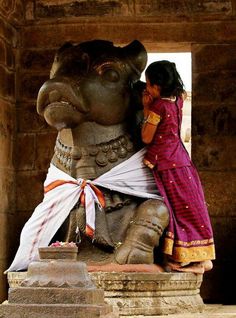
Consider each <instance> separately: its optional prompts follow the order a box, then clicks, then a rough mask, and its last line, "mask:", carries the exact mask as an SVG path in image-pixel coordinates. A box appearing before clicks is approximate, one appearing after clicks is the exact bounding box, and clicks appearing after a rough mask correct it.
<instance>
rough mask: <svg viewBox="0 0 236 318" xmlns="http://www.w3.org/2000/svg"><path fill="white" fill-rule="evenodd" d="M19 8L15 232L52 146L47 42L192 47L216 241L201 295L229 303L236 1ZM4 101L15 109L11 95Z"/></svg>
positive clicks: (196, 125)
mask: <svg viewBox="0 0 236 318" xmlns="http://www.w3.org/2000/svg"><path fill="white" fill-rule="evenodd" d="M11 2H13V1H11ZM25 6H26V11H25V19H26V20H25V23H24V25H22V26H21V28H20V35H21V36H20V47H19V54H18V57H17V63H18V64H17V65H18V67H17V81H16V83H17V85H16V86H17V87H16V90H17V92H18V94H17V108H16V111H17V139H16V143H15V147H14V149H15V151H16V154H17V155H16V158H17V160H16V169H17V170H16V176H17V178H16V211H17V225H16V227H15V229H14V230H15V233H16V236H17V235H18V237H19V233H20V229H21V227H22V226H23V224H24V222H25V221H26V220H27V218H28V217H29V216H30V214H31V213H32V211H33V209H34V207H35V206H36V205H37V203H38V202H40V200H41V199H42V183H43V180H44V178H45V173H46V170H47V167H48V165H49V162H50V158H51V155H52V152H53V147H54V141H55V137H56V132H55V131H54V130H53V129H51V128H49V127H48V126H47V125H46V124H45V122H44V121H43V119H41V118H40V117H39V116H38V115H37V113H36V110H35V101H36V97H37V92H38V89H39V87H40V86H41V84H42V83H43V82H44V80H45V79H46V78H48V74H49V69H50V65H51V63H52V60H53V55H54V52H55V50H56V48H57V47H59V46H60V45H61V44H63V43H64V42H65V41H75V42H81V41H86V40H92V39H107V40H112V41H113V42H114V43H115V44H127V43H129V42H130V41H132V40H133V39H138V40H140V41H141V42H143V44H144V45H145V46H146V48H147V49H148V51H150V52H151V51H152V52H158V51H160V50H161V51H163V52H166V51H186V50H191V51H192V56H193V103H192V104H193V114H192V116H193V118H192V127H193V138H192V157H193V160H194V162H195V164H196V166H197V167H198V169H199V172H200V175H201V178H202V181H203V185H204V188H205V192H206V201H207V202H208V204H209V212H210V214H211V218H212V223H213V227H214V231H215V237H216V246H217V260H216V262H215V269H214V270H213V271H212V272H211V273H210V274H207V275H205V282H204V284H203V289H202V295H203V297H204V298H205V299H207V300H211V301H220V302H221V301H227V300H228V301H230V299H232V297H231V294H230V292H229V286H230V283H231V282H232V279H233V277H232V274H233V272H232V270H231V269H232V268H234V267H235V265H236V260H235V253H234V242H235V231H234V230H235V226H236V221H235V198H234V196H233V194H234V193H235V182H234V181H235V179H236V172H235V163H234V160H233V159H234V157H233V156H234V153H235V152H234V148H235V125H234V118H235V91H236V90H235V86H236V79H235V72H234V68H235V64H236V62H235V50H236V47H235V43H236V20H235V17H236V0H231V1H230V0H201V1H195V0H159V1H154V0H147V1H142V0H96V1H88V0H78V1H72V0H37V1H32V0H27V1H25ZM5 41H6V40H5ZM1 65H2V64H1ZM4 67H6V66H5V64H4ZM8 103H9V102H8ZM10 105H11V107H12V108H14V107H13V105H14V100H13V101H11V102H10ZM8 110H9V108H8ZM0 127H1V126H0ZM1 138H3V137H1ZM7 140H8V143H10V144H11V145H12V142H11V141H10V140H11V139H10V138H8V139H7ZM0 158H1V155H0ZM4 158H6V155H5V154H4ZM0 160H2V159H0ZM5 160H6V159H5ZM7 163H8V164H9V160H7ZM4 169H5V170H4V174H5V172H6V168H4ZM8 232H9V230H8ZM17 243H18V242H17V241H16V242H15V248H16V246H17ZM234 277H235V275H234Z"/></svg>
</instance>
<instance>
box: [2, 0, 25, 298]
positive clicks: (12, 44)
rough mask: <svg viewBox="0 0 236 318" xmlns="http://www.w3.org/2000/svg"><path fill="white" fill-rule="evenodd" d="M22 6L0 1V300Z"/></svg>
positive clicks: (9, 239)
mask: <svg viewBox="0 0 236 318" xmlns="http://www.w3.org/2000/svg"><path fill="white" fill-rule="evenodd" d="M22 8H23V7H22V3H21V2H19V1H0V241H1V248H0V286H1V288H0V299H1V300H4V299H5V298H6V286H7V285H6V276H5V275H3V271H4V270H5V269H6V268H7V265H8V264H9V261H10V259H12V256H13V251H14V249H15V241H14V240H15V236H14V231H15V225H16V222H15V219H16V217H15V171H14V154H13V153H14V145H15V136H16V134H15V132H16V118H15V105H16V52H17V45H18V41H19V34H18V31H17V28H16V27H17V26H18V25H19V24H20V22H21V21H22V17H23V15H22V12H23V9H22Z"/></svg>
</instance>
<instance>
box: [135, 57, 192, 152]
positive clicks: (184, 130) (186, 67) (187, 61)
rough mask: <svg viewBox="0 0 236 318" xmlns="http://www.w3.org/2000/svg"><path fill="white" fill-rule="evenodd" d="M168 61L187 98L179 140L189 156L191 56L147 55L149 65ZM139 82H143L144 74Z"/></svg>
mask: <svg viewBox="0 0 236 318" xmlns="http://www.w3.org/2000/svg"><path fill="white" fill-rule="evenodd" d="M161 60H168V61H170V62H174V63H175V65H176V68H177V70H178V72H179V74H180V76H181V78H182V80H183V83H184V86H185V90H186V92H187V98H186V100H185V102H184V107H183V120H182V127H181V138H182V140H183V143H184V145H185V148H186V149H187V151H188V153H189V155H190V156H191V111H192V56H191V52H183V53H179V52H176V53H148V63H147V66H148V65H149V64H151V63H152V62H155V61H161ZM141 80H142V81H144V82H145V75H144V72H143V74H142V77H141Z"/></svg>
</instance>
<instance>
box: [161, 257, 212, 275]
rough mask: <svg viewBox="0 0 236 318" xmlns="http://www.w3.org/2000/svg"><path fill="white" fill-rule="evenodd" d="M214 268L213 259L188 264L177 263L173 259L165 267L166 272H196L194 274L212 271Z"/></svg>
mask: <svg viewBox="0 0 236 318" xmlns="http://www.w3.org/2000/svg"><path fill="white" fill-rule="evenodd" d="M212 268H213V264H212V261H209V260H208V261H202V262H195V263H190V264H189V265H186V266H181V264H180V263H176V262H173V261H168V262H167V263H166V264H165V266H164V269H165V271H166V272H173V271H177V272H184V273H194V274H203V273H205V272H207V271H210V270H211V269H212Z"/></svg>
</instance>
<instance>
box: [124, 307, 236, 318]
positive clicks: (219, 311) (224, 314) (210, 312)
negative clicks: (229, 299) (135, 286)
mask: <svg viewBox="0 0 236 318" xmlns="http://www.w3.org/2000/svg"><path fill="white" fill-rule="evenodd" d="M120 318H236V305H227V306H226V305H205V309H204V312H203V313H200V314H186V313H184V314H178V315H167V316H135V317H134V316H129V317H127V316H120Z"/></svg>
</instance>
